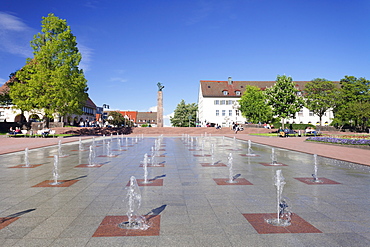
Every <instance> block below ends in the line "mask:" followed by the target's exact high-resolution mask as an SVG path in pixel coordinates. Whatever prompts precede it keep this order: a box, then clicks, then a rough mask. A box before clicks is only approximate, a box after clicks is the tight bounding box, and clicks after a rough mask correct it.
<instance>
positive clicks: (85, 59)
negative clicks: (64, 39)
mask: <svg viewBox="0 0 370 247" xmlns="http://www.w3.org/2000/svg"><path fill="white" fill-rule="evenodd" d="M77 48H78V50H79V52H80V53H81V55H82V59H81V62H80V65H79V67H80V69H83V70H84V72H86V71H89V70H90V67H89V64H90V62H91V60H92V59H91V57H92V54H93V49H91V48H89V47H87V46H85V45H82V44H78V45H77Z"/></svg>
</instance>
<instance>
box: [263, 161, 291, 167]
mask: <svg viewBox="0 0 370 247" xmlns="http://www.w3.org/2000/svg"><path fill="white" fill-rule="evenodd" d="M260 164H261V165H263V166H288V165H285V164H283V163H280V162H278V163H277V164H276V165H273V164H271V163H260Z"/></svg>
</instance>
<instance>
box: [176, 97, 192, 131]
mask: <svg viewBox="0 0 370 247" xmlns="http://www.w3.org/2000/svg"><path fill="white" fill-rule="evenodd" d="M197 111H198V105H197V104H196V103H191V104H186V103H185V100H183V99H182V100H181V102H180V103H179V104H178V105H177V107H176V109H175V111H174V116H173V117H170V121H171V124H172V126H174V127H195V120H196V117H197Z"/></svg>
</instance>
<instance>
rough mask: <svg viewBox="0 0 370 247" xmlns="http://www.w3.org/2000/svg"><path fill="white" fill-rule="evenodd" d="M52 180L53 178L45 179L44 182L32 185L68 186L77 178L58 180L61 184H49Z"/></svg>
mask: <svg viewBox="0 0 370 247" xmlns="http://www.w3.org/2000/svg"><path fill="white" fill-rule="evenodd" d="M53 182H54V180H45V181H44V182H41V183H39V184H36V185H34V186H32V187H69V186H71V185H72V184H74V183H76V182H78V180H77V179H75V180H58V182H60V183H61V184H57V185H51V183H53Z"/></svg>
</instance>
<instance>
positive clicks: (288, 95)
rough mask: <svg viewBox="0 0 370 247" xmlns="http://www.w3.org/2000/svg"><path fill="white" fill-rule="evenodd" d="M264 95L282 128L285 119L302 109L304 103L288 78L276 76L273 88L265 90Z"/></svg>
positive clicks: (291, 80)
mask: <svg viewBox="0 0 370 247" xmlns="http://www.w3.org/2000/svg"><path fill="white" fill-rule="evenodd" d="M266 93H267V95H268V103H269V105H271V107H272V111H273V114H274V116H277V117H279V118H281V119H282V126H283V127H284V120H285V118H293V117H294V115H295V114H296V113H297V112H299V110H300V109H301V108H302V107H303V104H304V101H303V99H302V97H301V96H300V95H299V90H298V89H297V88H296V87H295V84H294V82H293V79H292V77H290V76H286V75H278V76H277V78H276V82H275V84H274V86H272V87H271V88H268V89H266Z"/></svg>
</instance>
